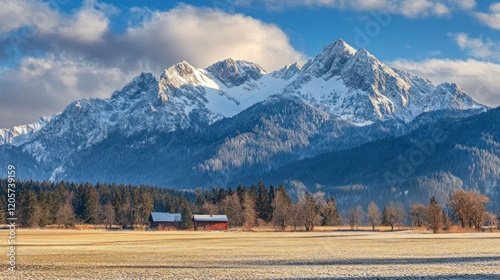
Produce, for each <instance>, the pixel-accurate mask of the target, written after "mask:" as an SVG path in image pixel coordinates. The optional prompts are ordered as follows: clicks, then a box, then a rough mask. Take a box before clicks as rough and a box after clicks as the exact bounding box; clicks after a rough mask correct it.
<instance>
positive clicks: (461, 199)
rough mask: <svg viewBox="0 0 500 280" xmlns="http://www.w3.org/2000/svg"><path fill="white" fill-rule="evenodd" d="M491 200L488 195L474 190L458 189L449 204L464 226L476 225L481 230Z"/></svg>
mask: <svg viewBox="0 0 500 280" xmlns="http://www.w3.org/2000/svg"><path fill="white" fill-rule="evenodd" d="M489 202H490V200H489V198H488V197H487V196H484V195H481V194H478V193H475V192H473V191H464V190H456V191H454V192H453V194H452V195H451V196H450V199H449V200H448V203H447V205H448V206H449V207H450V208H451V209H453V215H454V216H455V217H456V218H458V220H459V221H460V224H461V226H462V228H466V227H469V228H472V227H475V228H476V229H477V230H480V229H481V224H482V223H483V221H484V219H485V215H486V204H488V203H489Z"/></svg>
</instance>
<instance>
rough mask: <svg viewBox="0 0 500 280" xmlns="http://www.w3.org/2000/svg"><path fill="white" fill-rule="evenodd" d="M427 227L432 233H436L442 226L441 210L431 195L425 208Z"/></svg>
mask: <svg viewBox="0 0 500 280" xmlns="http://www.w3.org/2000/svg"><path fill="white" fill-rule="evenodd" d="M426 221H427V227H428V228H429V229H431V230H432V232H434V233H438V232H439V230H440V229H441V227H442V226H443V211H442V210H441V207H440V206H439V205H438V204H437V201H436V199H435V198H434V197H433V198H432V199H431V202H430V203H429V206H427V210H426Z"/></svg>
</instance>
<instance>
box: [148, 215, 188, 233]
mask: <svg viewBox="0 0 500 280" xmlns="http://www.w3.org/2000/svg"><path fill="white" fill-rule="evenodd" d="M181 220H182V216H181V214H180V213H164V212H151V214H149V224H150V227H151V228H152V229H157V230H163V229H176V228H177V225H178V224H179V223H180V222H181Z"/></svg>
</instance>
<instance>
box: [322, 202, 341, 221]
mask: <svg viewBox="0 0 500 280" xmlns="http://www.w3.org/2000/svg"><path fill="white" fill-rule="evenodd" d="M321 216H323V225H325V226H336V225H338V224H339V223H340V218H339V210H338V209H337V203H336V202H335V199H334V198H333V197H331V198H329V199H328V201H327V202H326V203H325V204H324V206H323V208H322V209H321Z"/></svg>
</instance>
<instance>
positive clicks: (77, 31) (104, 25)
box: [52, 0, 117, 43]
mask: <svg viewBox="0 0 500 280" xmlns="http://www.w3.org/2000/svg"><path fill="white" fill-rule="evenodd" d="M98 8H102V9H104V10H105V11H107V12H108V13H116V12H117V11H116V8H114V7H113V6H110V5H104V4H100V3H96V2H95V1H92V0H89V1H85V3H84V5H83V7H82V8H81V9H80V10H78V11H77V12H76V13H75V14H74V15H72V16H71V17H69V18H66V19H64V20H63V21H62V22H61V23H60V24H59V27H57V28H55V29H53V30H52V33H55V34H58V35H60V36H63V37H66V38H68V39H72V40H75V41H81V42H85V43H91V42H95V41H98V40H100V39H101V38H102V37H103V35H104V34H105V33H106V32H107V31H108V25H109V18H108V15H106V14H105V13H104V11H102V10H99V9H98Z"/></svg>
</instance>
